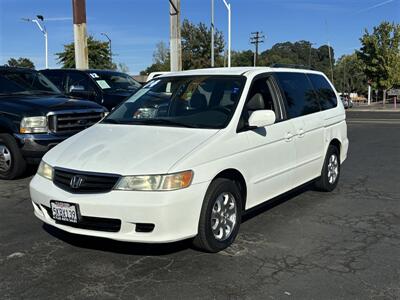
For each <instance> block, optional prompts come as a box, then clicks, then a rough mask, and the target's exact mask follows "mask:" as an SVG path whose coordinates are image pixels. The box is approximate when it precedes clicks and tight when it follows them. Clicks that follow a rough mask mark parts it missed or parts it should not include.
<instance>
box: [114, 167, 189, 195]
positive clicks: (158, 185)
mask: <svg viewBox="0 0 400 300" xmlns="http://www.w3.org/2000/svg"><path fill="white" fill-rule="evenodd" d="M192 179H193V172H192V171H184V172H180V173H174V174H168V175H143V176H142V175H140V176H125V177H121V179H120V180H119V181H118V183H117V185H116V186H115V187H114V189H115V190H122V191H172V190H178V189H183V188H186V187H188V186H189V185H190V184H191V183H192Z"/></svg>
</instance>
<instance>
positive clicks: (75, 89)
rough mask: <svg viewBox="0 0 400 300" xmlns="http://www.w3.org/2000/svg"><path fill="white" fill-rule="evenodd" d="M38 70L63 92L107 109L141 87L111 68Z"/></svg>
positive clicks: (127, 76) (130, 78) (126, 75)
mask: <svg viewBox="0 0 400 300" xmlns="http://www.w3.org/2000/svg"><path fill="white" fill-rule="evenodd" d="M40 72H41V73H42V74H43V75H45V76H46V77H47V78H48V79H50V81H51V82H52V83H54V85H55V86H57V87H58V88H59V89H60V90H61V91H62V92H63V93H64V94H66V95H68V96H70V97H73V98H77V99H84V100H90V101H94V102H97V103H99V104H101V105H102V106H104V107H106V108H107V109H108V110H109V111H111V110H112V109H113V108H114V107H116V106H117V105H119V104H120V103H121V102H122V101H124V100H126V99H127V98H128V97H129V96H131V95H132V94H134V93H135V92H136V91H137V90H138V89H140V88H141V84H140V83H139V82H137V81H136V80H134V79H133V78H132V77H131V76H129V75H128V74H125V73H121V72H117V71H111V70H95V69H90V70H77V69H46V70H41V71H40Z"/></svg>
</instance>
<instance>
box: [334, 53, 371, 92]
mask: <svg viewBox="0 0 400 300" xmlns="http://www.w3.org/2000/svg"><path fill="white" fill-rule="evenodd" d="M364 70H365V64H364V62H363V61H362V60H361V59H360V58H359V57H358V56H357V54H356V53H353V54H350V55H343V56H342V57H340V58H339V59H338V61H337V62H336V65H335V72H334V73H335V76H334V78H335V86H336V88H337V89H338V90H340V91H341V92H342V93H354V92H355V93H359V94H365V93H366V92H367V77H366V76H365V73H364Z"/></svg>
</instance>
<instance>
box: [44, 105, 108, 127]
mask: <svg viewBox="0 0 400 300" xmlns="http://www.w3.org/2000/svg"><path fill="white" fill-rule="evenodd" d="M103 115H104V112H103V111H102V110H91V111H86V110H85V111H70V112H54V113H50V114H49V115H48V119H49V120H48V122H49V129H50V131H51V132H55V133H74V132H75V133H76V132H79V131H82V130H84V129H86V128H88V127H90V126H92V125H94V124H96V123H97V122H99V121H100V120H101V119H102V118H103Z"/></svg>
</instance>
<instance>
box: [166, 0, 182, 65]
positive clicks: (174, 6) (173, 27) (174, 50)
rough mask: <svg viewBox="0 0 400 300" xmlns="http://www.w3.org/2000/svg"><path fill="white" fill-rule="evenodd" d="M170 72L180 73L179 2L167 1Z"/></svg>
mask: <svg viewBox="0 0 400 300" xmlns="http://www.w3.org/2000/svg"><path fill="white" fill-rule="evenodd" d="M169 4H170V5H169V15H170V39H169V47H170V53H171V72H176V71H182V45H181V23H180V16H181V0H169Z"/></svg>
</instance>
